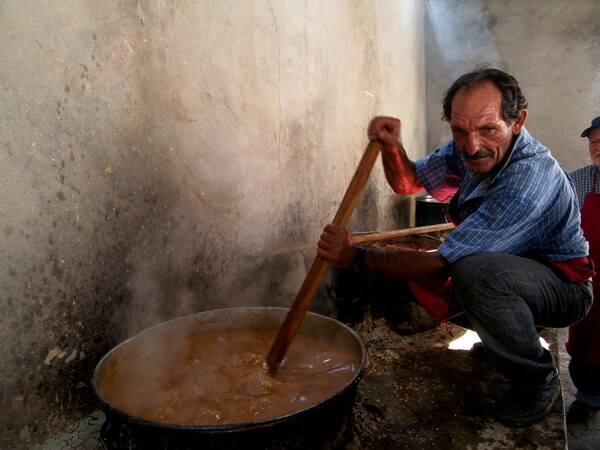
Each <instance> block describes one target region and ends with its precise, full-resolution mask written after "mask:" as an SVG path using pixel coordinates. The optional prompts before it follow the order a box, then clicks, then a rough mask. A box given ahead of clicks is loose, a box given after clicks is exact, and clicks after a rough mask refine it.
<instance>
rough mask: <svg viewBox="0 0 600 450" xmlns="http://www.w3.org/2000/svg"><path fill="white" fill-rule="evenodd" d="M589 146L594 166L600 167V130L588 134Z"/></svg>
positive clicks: (595, 129)
mask: <svg viewBox="0 0 600 450" xmlns="http://www.w3.org/2000/svg"><path fill="white" fill-rule="evenodd" d="M588 146H589V149H590V158H591V159H592V164H594V165H596V167H600V128H594V129H593V130H592V131H590V134H588Z"/></svg>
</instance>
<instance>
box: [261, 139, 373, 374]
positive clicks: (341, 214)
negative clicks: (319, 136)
mask: <svg viewBox="0 0 600 450" xmlns="http://www.w3.org/2000/svg"><path fill="white" fill-rule="evenodd" d="M380 150H381V144H379V143H377V142H371V143H370V144H369V145H368V146H367V149H366V150H365V153H364V155H363V157H362V159H361V160H360V163H359V164H358V168H357V169H356V172H355V173H354V177H352V181H351V182H350V185H349V186H348V189H347V190H346V194H345V195H344V198H343V199H342V203H341V205H340V207H339V209H338V211H337V213H336V215H335V217H334V219H333V223H334V224H335V225H339V226H341V227H346V226H347V225H348V222H349V221H350V217H351V216H352V212H353V211H354V208H355V206H356V204H357V203H358V200H359V198H360V195H361V194H362V191H363V190H364V188H365V185H366V184H367V180H368V178H369V174H370V173H371V169H372V168H373V165H374V164H375V161H376V160H377V156H378V155H379V151H380ZM328 266H329V263H328V262H327V261H325V260H324V259H323V258H321V257H319V256H317V257H316V258H315V260H314V262H313V264H312V266H311V268H310V270H309V271H308V274H307V275H306V278H305V279H304V282H303V283H302V286H301V287H300V291H299V292H298V294H297V295H296V299H295V300H294V303H293V304H292V306H291V308H290V310H289V312H288V314H287V316H286V318H285V320H284V322H283V324H282V325H281V327H280V328H279V332H278V333H277V337H276V338H275V342H274V343H273V346H272V347H271V350H270V351H269V354H268V355H267V361H266V363H267V368H268V370H269V372H271V374H274V373H275V372H277V369H278V368H279V365H280V364H281V361H282V360H283V358H284V357H285V354H286V352H287V350H288V348H289V346H290V344H291V343H292V339H294V336H295V335H296V332H297V331H298V329H299V328H300V325H301V323H302V320H303V319H304V316H305V314H306V311H307V310H308V307H309V306H310V302H311V301H312V299H313V297H314V295H315V292H316V291H317V289H318V288H319V285H320V284H321V281H322V280H323V277H324V276H325V272H326V271H327V267H328Z"/></svg>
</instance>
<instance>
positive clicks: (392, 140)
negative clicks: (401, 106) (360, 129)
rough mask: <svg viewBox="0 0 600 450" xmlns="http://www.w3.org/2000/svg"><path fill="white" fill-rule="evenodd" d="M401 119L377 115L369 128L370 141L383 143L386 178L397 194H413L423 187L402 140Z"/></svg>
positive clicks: (382, 153) (382, 156)
mask: <svg viewBox="0 0 600 450" xmlns="http://www.w3.org/2000/svg"><path fill="white" fill-rule="evenodd" d="M400 127H401V123H400V120H398V119H394V118H393V117H383V116H380V117H375V118H374V119H373V120H371V123H370V124H369V128H368V130H367V137H368V138H369V140H370V141H378V142H380V143H381V147H382V148H381V160H382V162H383V170H384V172H385V178H386V179H387V181H388V183H389V185H390V187H391V188H392V189H393V190H394V192H395V193H396V194H402V195H412V194H416V193H417V192H419V191H421V190H422V189H423V186H422V185H421V183H420V182H419V180H418V179H417V174H416V170H415V163H414V162H412V161H411V160H410V159H409V158H408V155H407V154H406V150H404V147H403V146H402V143H401V142H400Z"/></svg>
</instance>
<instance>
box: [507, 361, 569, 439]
mask: <svg viewBox="0 0 600 450" xmlns="http://www.w3.org/2000/svg"><path fill="white" fill-rule="evenodd" d="M559 393H560V380H559V378H558V371H557V370H555V371H554V373H553V374H552V375H551V376H550V377H549V378H548V379H547V380H546V382H545V383H544V384H543V386H542V387H538V388H531V387H519V386H512V387H511V388H510V389H509V390H508V391H507V392H506V394H504V397H502V400H500V405H499V406H498V411H497V416H498V420H499V421H500V422H501V423H502V424H503V425H506V426H507V427H511V428H520V427H527V426H529V425H533V424H534V423H537V422H539V421H540V420H542V419H543V418H544V417H546V415H547V414H548V413H549V412H550V409H552V405H554V402H555V401H556V399H557V398H558V394H559Z"/></svg>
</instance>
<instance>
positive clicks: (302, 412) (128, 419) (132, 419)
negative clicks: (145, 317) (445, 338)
mask: <svg viewBox="0 0 600 450" xmlns="http://www.w3.org/2000/svg"><path fill="white" fill-rule="evenodd" d="M287 311H289V309H288V308H283V307H272V306H266V307H261V306H255V307H234V308H221V309H213V310H206V311H201V312H198V313H193V314H189V315H186V316H182V317H177V318H174V319H171V320H168V321H166V322H162V323H159V324H156V325H153V326H151V327H149V328H146V329H144V330H142V331H140V332H139V333H137V334H135V335H133V336H131V337H129V338H127V339H126V340H124V341H123V342H121V343H119V344H118V345H116V346H115V347H113V348H112V349H111V350H109V351H108V352H107V353H106V354H105V355H104V356H103V357H102V358H101V359H100V360H99V362H98V364H97V365H96V367H95V369H94V373H93V377H92V386H93V390H94V394H95V396H96V398H97V399H98V400H99V402H100V404H101V407H102V408H101V409H103V410H104V412H105V413H108V414H107V416H108V415H111V416H117V417H118V418H119V419H120V421H122V422H124V423H130V424H135V425H140V426H144V427H150V428H153V429H156V430H161V429H163V430H177V431H179V432H183V433H185V432H194V433H203V434H218V433H223V432H236V433H237V432H244V431H252V430H260V429H262V428H268V427H272V426H274V425H277V424H279V423H286V422H289V421H290V420H294V421H295V420H301V419H302V418H304V417H307V416H310V415H311V414H313V413H315V411H317V410H319V409H320V408H322V407H323V406H324V405H327V404H331V403H335V402H336V401H337V400H338V399H342V398H344V397H345V396H346V395H347V394H348V392H349V391H351V390H353V389H355V388H356V387H357V385H358V383H359V382H360V381H361V379H362V378H363V376H364V374H365V371H366V369H367V367H368V364H369V353H368V351H367V348H366V345H365V343H364V341H363V339H362V338H361V337H360V335H359V334H358V333H357V332H356V331H355V330H353V329H352V328H350V327H349V326H347V325H345V324H343V323H341V322H339V321H338V320H335V319H333V318H331V317H328V316H324V315H322V314H318V313H315V312H312V311H308V312H307V313H306V317H312V318H313V319H314V320H322V321H326V322H330V323H335V325H336V326H338V327H340V329H342V330H344V331H345V332H347V333H349V334H350V335H351V336H352V337H353V338H354V339H355V340H356V342H357V343H358V345H359V347H360V351H361V358H360V364H359V369H358V370H357V372H356V373H355V375H354V377H352V379H351V380H350V381H349V382H348V383H347V384H346V385H345V386H344V387H343V388H341V389H340V390H339V391H337V392H336V393H335V394H333V395H332V396H329V397H327V398H324V399H323V400H321V401H319V402H317V403H313V404H312V405H309V406H307V407H306V408H303V409H299V410H297V411H293V412H291V413H289V414H285V415H280V416H276V417H271V418H268V419H263V420H257V421H253V422H238V423H228V424H219V425H183V424H177V423H168V422H156V421H153V420H149V419H145V418H143V417H139V416H136V415H134V414H131V413H128V412H126V411H123V410H121V409H119V408H117V407H116V406H114V405H112V404H111V403H110V402H108V401H107V400H105V399H104V397H103V396H102V395H101V394H100V390H99V388H98V380H99V372H100V371H101V370H102V368H103V365H104V364H106V362H107V361H108V360H109V359H110V358H112V357H114V356H115V355H116V354H117V353H118V351H119V350H121V349H123V348H124V347H126V346H127V345H130V344H131V342H133V341H135V340H138V339H142V338H143V336H144V335H146V334H151V333H152V332H153V331H155V330H156V329H158V328H166V327H168V326H172V325H173V323H175V322H179V321H192V320H193V319H194V318H196V317H198V316H201V315H207V314H217V313H223V314H225V313H235V312H240V313H242V312H255V313H258V312H271V313H276V314H281V315H282V317H284V314H286V313H287ZM304 320H306V318H305V319H304Z"/></svg>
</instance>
